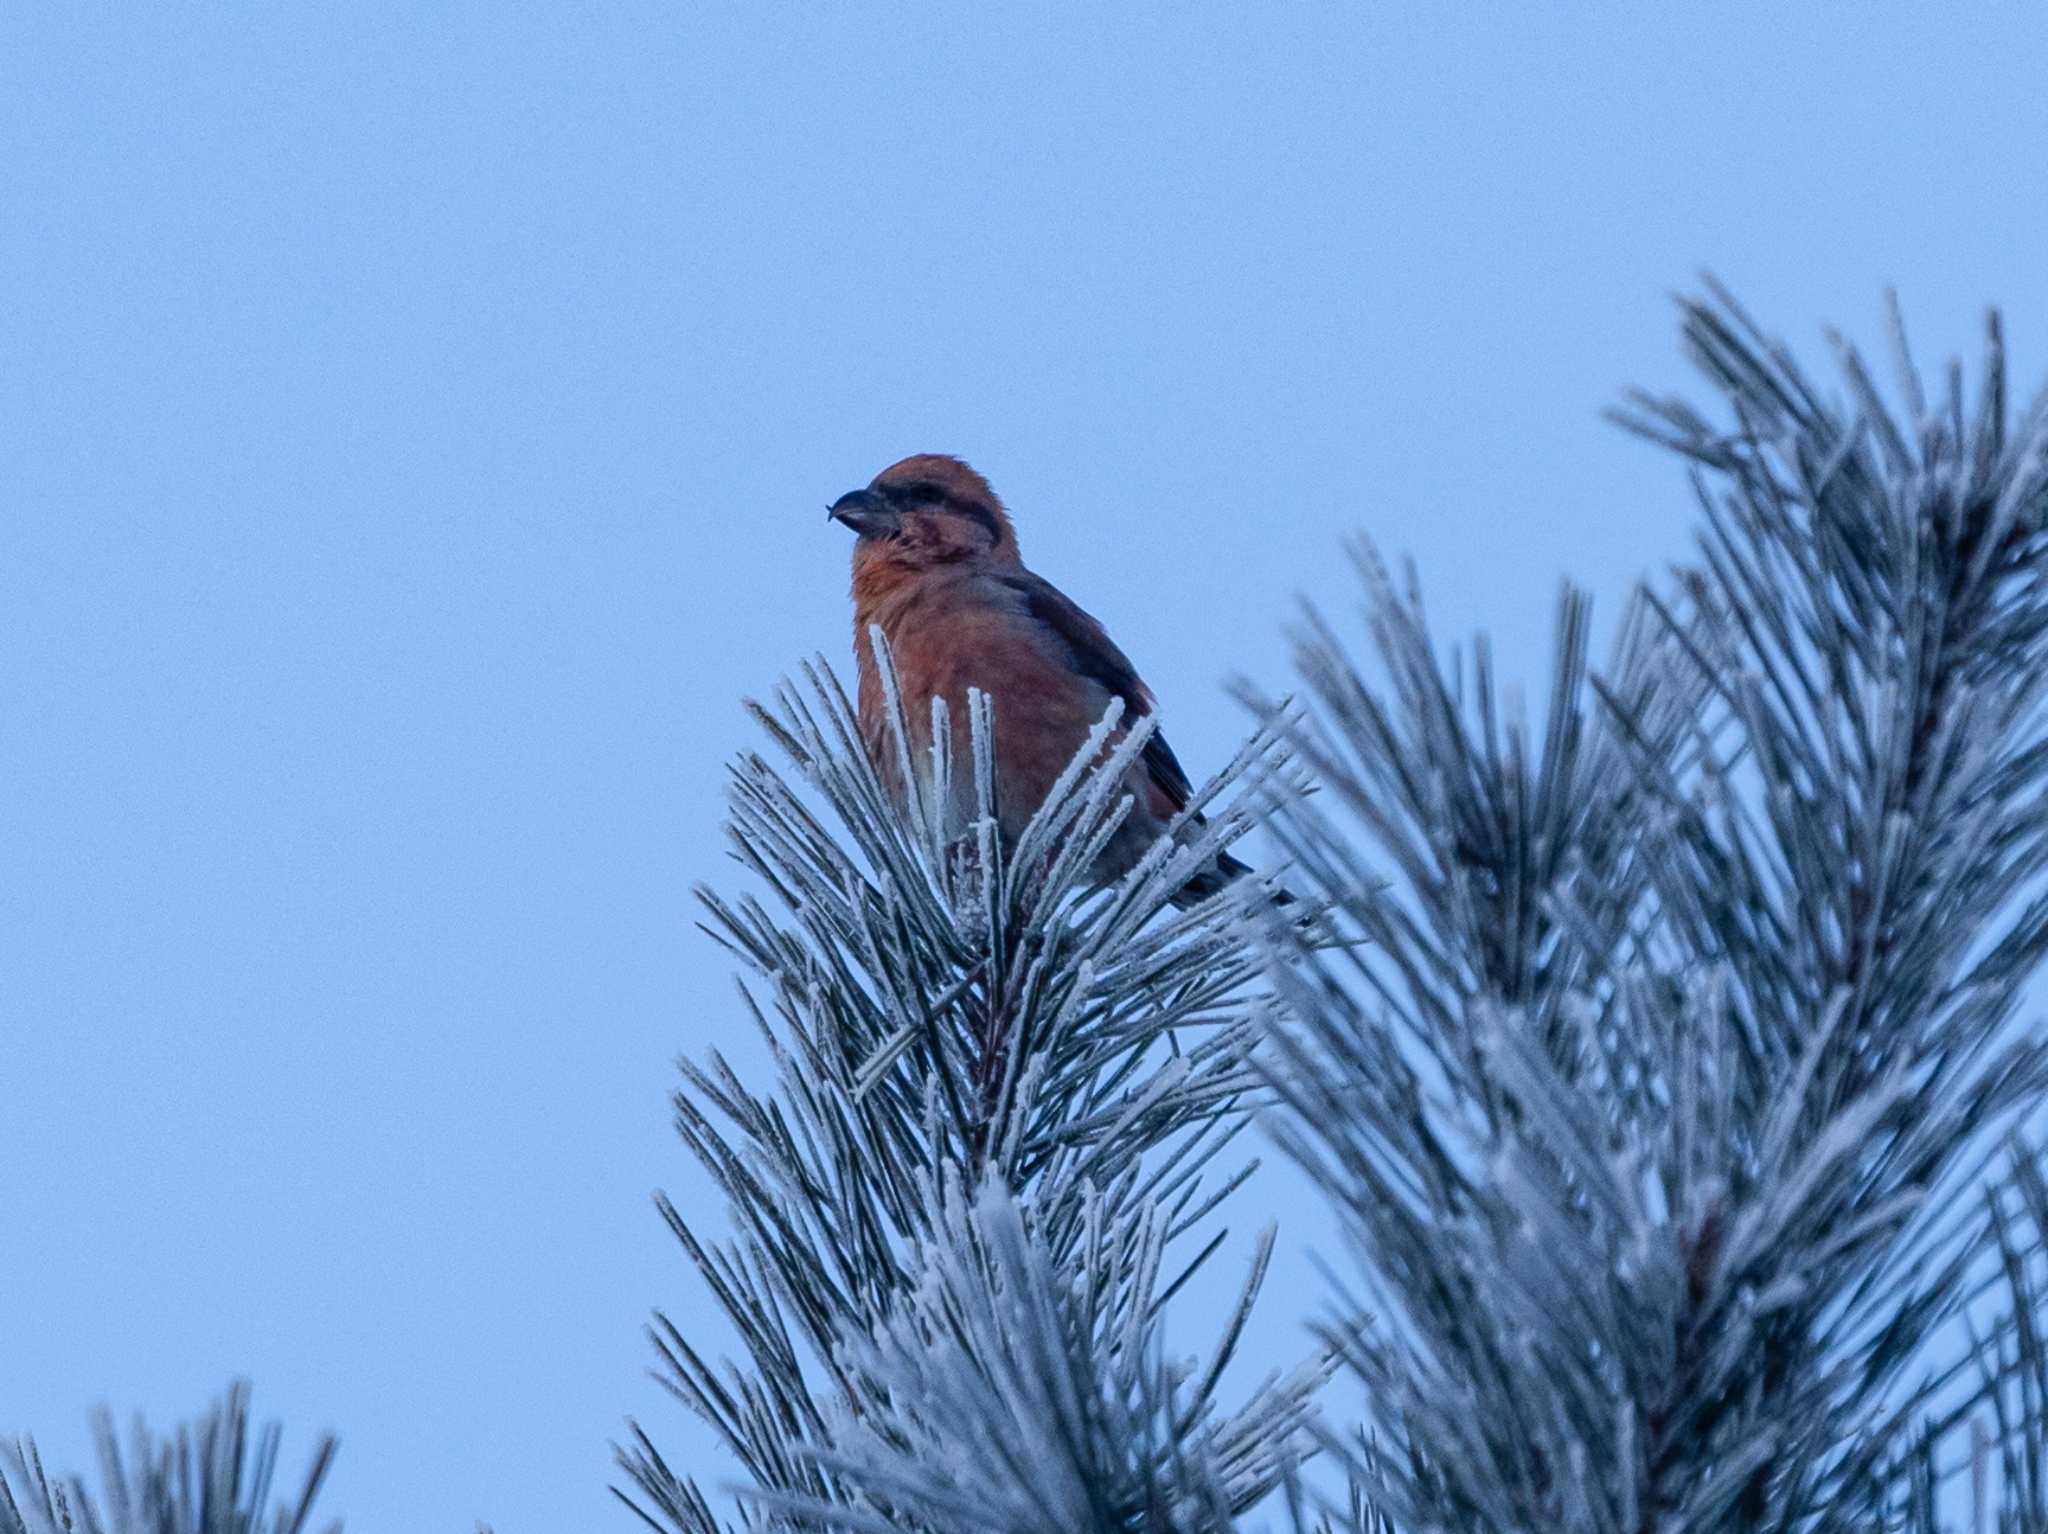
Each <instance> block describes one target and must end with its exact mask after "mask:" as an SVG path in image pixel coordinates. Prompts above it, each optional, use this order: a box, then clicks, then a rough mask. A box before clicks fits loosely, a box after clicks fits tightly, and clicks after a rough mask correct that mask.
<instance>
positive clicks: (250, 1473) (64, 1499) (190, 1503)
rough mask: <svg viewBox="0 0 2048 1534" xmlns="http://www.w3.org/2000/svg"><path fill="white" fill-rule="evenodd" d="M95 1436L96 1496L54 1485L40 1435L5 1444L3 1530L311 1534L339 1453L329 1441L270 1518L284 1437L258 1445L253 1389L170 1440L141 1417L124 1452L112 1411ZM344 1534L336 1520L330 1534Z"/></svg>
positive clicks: (235, 1388)
mask: <svg viewBox="0 0 2048 1534" xmlns="http://www.w3.org/2000/svg"><path fill="white" fill-rule="evenodd" d="M93 1433H94V1437H95V1438H96V1439H97V1440H98V1445H99V1455H100V1490H99V1495H98V1496H97V1497H95V1496H94V1495H93V1493H92V1492H91V1491H89V1490H87V1488H86V1485H85V1482H84V1480H83V1478H81V1477H76V1476H72V1477H63V1478H55V1479H53V1478H52V1477H51V1476H50V1475H49V1474H48V1473H47V1472H46V1471H45V1470H44V1468H43V1463H42V1458H41V1456H40V1455H39V1454H38V1453H37V1452H36V1446H35V1442H34V1440H33V1439H29V1438H21V1439H17V1440H16V1441H15V1442H14V1443H12V1444H6V1445H0V1534H74V1531H75V1534H304V1531H305V1530H307V1529H310V1528H311V1527H312V1524H311V1519H312V1516H313V1502H314V1499H315V1498H316V1497H317V1496H318V1494H319V1491H320V1484H321V1482H322V1481H324V1480H325V1479H326V1477H327V1470H328V1467H329V1466H330V1465H331V1464H332V1463H333V1462H334V1453H335V1448H336V1440H335V1439H334V1438H333V1437H332V1436H328V1437H323V1438H322V1439H321V1440H320V1441H319V1443H318V1444H317V1445H316V1446H315V1448H314V1451H313V1458H312V1462H311V1463H310V1464H309V1465H308V1466H307V1468H306V1472H305V1475H304V1477H303V1479H302V1480H301V1481H300V1483H299V1486H298V1490H297V1491H296V1492H288V1493H287V1494H286V1495H285V1496H284V1497H283V1499H282V1500H280V1501H278V1502H277V1503H275V1504H273V1505H272V1506H271V1507H270V1510H269V1511H268V1513H266V1512H265V1504H266V1503H269V1502H270V1496H271V1488H272V1485H273V1483H274V1481H275V1480H276V1476H277V1459H278V1450H279V1445H280V1441H281V1439H282V1436H283V1434H282V1429H280V1428H279V1426H278V1425H277V1424H276V1423H268V1424H266V1425H265V1426H264V1428H263V1429H262V1431H261V1432H260V1433H259V1434H258V1435H257V1437H256V1439H255V1441H254V1442H253V1443H252V1442H251V1441H250V1437H249V1387H248V1385H247V1384H246V1383H243V1382H241V1381H237V1382H235V1383H234V1384H231V1385H230V1386H229V1387H228V1390H227V1394H226V1395H225V1396H223V1397H222V1398H221V1400H220V1402H219V1403H218V1404H217V1405H215V1406H214V1407H213V1408H212V1409H211V1410H210V1411H209V1412H207V1413H206V1415H205V1416H203V1417H201V1418H200V1419H199V1420H198V1421H197V1422H196V1423H194V1424H191V1425H189V1426H183V1427H180V1428H179V1429H178V1430H177V1432H176V1433H175V1434H174V1435H172V1436H171V1437H169V1438H166V1439H159V1438H157V1437H155V1436H154V1435H152V1434H151V1433H150V1432H149V1431H148V1429H147V1428H145V1427H144V1426H143V1424H142V1422H141V1421H140V1419H138V1420H137V1421H136V1423H135V1425H134V1428H133V1431H132V1433H131V1435H130V1439H129V1445H128V1448H127V1450H126V1451H125V1452H124V1451H123V1449H122V1447H121V1441H120V1438H119V1435H117V1434H116V1432H115V1431H114V1424H113V1419H112V1417H111V1416H109V1415H108V1414H107V1413H106V1412H105V1411H101V1412H99V1413H98V1414H97V1415H96V1416H95V1418H94V1423H93ZM340 1529H341V1523H340V1521H339V1520H336V1521H335V1522H333V1523H330V1524H328V1525H327V1526H326V1534H339V1531H340Z"/></svg>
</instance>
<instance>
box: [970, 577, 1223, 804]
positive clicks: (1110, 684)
mask: <svg viewBox="0 0 2048 1534" xmlns="http://www.w3.org/2000/svg"><path fill="white" fill-rule="evenodd" d="M1001 579H1002V583H1003V584H1004V585H1005V586H1007V587H1009V588H1010V589H1011V590H1012V591H1014V592H1016V593H1017V595H1018V596H1019V597H1021V598H1022V599H1023V603H1024V610H1025V612H1026V613H1027V614H1029V615H1030V617H1031V618H1032V619H1033V620H1034V621H1035V622H1037V623H1038V624H1039V625H1040V626H1041V627H1043V628H1044V629H1045V630H1046V631H1047V633H1049V634H1050V635H1052V637H1053V638H1054V639H1055V640H1057V641H1058V642H1059V643H1061V644H1064V645H1065V646H1066V649H1067V653H1068V656H1069V664H1070V665H1072V667H1073V669H1074V670H1075V671H1076V672H1077V673H1078V674H1080V675H1082V676H1085V677H1087V678H1088V679H1089V680H1090V681H1091V682H1094V683H1096V684H1098V685H1099V686H1101V687H1103V688H1104V689H1106V690H1107V691H1108V692H1110V693H1111V694H1113V695H1114V696H1116V697H1119V698H1121V699H1123V702H1124V718H1125V720H1126V721H1130V720H1134V719H1136V718H1138V717H1139V716H1140V715H1142V714H1150V713H1153V712H1155V711H1156V705H1155V704H1154V703H1153V701H1152V690H1151V689H1150V688H1149V687H1147V686H1146V685H1145V684H1144V682H1143V681H1142V680H1140V679H1139V676H1138V672H1137V668H1136V667H1135V666H1133V665H1132V664H1131V662H1130V658H1129V657H1128V656H1126V655H1125V654H1124V652H1123V651H1121V650H1119V649H1118V648H1117V647H1116V642H1115V641H1114V640H1112V639H1111V638H1110V637H1109V634H1108V631H1107V630H1105V629H1104V628H1103V626H1102V625H1101V624H1100V623H1098V622H1096V621H1095V619H1093V618H1092V617H1090V616H1089V615H1088V614H1087V613H1085V612H1083V611H1082V610H1081V608H1079V607H1078V606H1076V605H1075V603H1074V601H1073V600H1072V599H1071V598H1070V597H1068V596H1067V595H1066V594H1065V593H1064V592H1062V591H1061V590H1060V589H1059V588H1058V587H1057V586H1055V585H1053V584H1052V583H1051V582H1050V581H1047V580H1044V579H1042V578H1040V577H1039V576H1036V575H1033V574H1031V573H1030V572H1029V571H1028V570H1027V571H1019V572H1018V573H1016V574H1014V575H1004V576H1002V577H1001ZM1139 759H1140V760H1141V761H1142V762H1143V763H1144V764H1145V771H1146V774H1147V775H1148V776H1149V777H1150V778H1151V780H1152V782H1153V784H1154V786H1156V787H1157V788H1158V789H1159V791H1160V793H1161V794H1163V795H1164V796H1165V798H1166V799H1167V801H1168V803H1169V804H1171V805H1172V807H1173V808H1174V809H1175V810H1180V809H1183V808H1185V807H1186V805H1187V802H1188V800H1189V799H1190V798H1192V797H1193V795H1194V788H1193V786H1192V785H1191V784H1190V783H1189V782H1188V775H1187V773H1186V772H1185V771H1184V770H1183V769H1182V767H1181V765H1180V759H1179V758H1178V757H1176V756H1175V755H1174V754H1173V747H1171V746H1169V745H1168V744H1167V743H1166V737H1165V735H1163V734H1161V733H1160V732H1159V731H1158V730H1154V731H1153V732H1152V736H1151V738H1150V739H1149V740H1147V741H1146V742H1145V749H1144V751H1143V752H1142V753H1140V757H1139Z"/></svg>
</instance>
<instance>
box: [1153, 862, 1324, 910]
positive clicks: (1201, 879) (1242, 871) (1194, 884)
mask: <svg viewBox="0 0 2048 1534" xmlns="http://www.w3.org/2000/svg"><path fill="white" fill-rule="evenodd" d="M1251 872H1253V869H1252V866H1251V864H1249V863H1246V862H1244V861H1243V860H1241V859H1239V858H1234V857H1232V856H1231V855H1230V854H1229V853H1227V852H1219V853H1217V854H1216V860H1215V861H1214V862H1213V863H1211V864H1210V865H1209V866H1208V867H1206V868H1203V869H1201V870H1199V871H1198V872H1197V873H1196V874H1195V876H1194V877H1193V878H1192V879H1190V880H1188V882H1187V883H1185V884H1183V885H1182V886H1181V887H1180V891H1179V893H1178V894H1176V895H1175V896H1174V897H1173V903H1174V904H1175V905H1176V906H1178V907H1180V909H1181V910H1183V911H1185V910H1186V909H1187V908H1188V907H1189V906H1192V905H1200V904H1201V903H1202V902H1203V901H1204V900H1207V899H1208V898H1209V897H1210V896H1211V895H1214V894H1216V893H1217V892H1218V891H1219V890H1221V889H1222V888H1223V886H1224V885H1226V884H1231V883H1234V882H1236V881H1237V880H1239V879H1242V878H1244V877H1245V876H1246V875H1248V874H1250V873H1251ZM1267 893H1268V894H1269V895H1271V896H1272V898H1273V903H1274V904H1275V905H1293V904H1294V897H1293V896H1292V895H1290V894H1288V893H1287V891H1285V890H1283V889H1272V890H1268V891H1267Z"/></svg>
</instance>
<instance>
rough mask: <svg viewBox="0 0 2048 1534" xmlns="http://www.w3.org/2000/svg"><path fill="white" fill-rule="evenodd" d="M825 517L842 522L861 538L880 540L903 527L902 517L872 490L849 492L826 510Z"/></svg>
mask: <svg viewBox="0 0 2048 1534" xmlns="http://www.w3.org/2000/svg"><path fill="white" fill-rule="evenodd" d="M825 515H826V516H828V517H830V518H831V519H832V520H833V521H835V522H844V523H845V524H846V525H847V526H848V527H850V528H852V529H853V530H854V531H855V532H857V533H859V534H860V535H861V537H863V538H882V537H886V536H887V535H889V534H890V533H893V532H895V531H897V529H899V528H900V527H902V525H903V519H902V517H900V516H898V515H897V513H896V512H895V511H894V510H892V509H891V508H890V505H889V503H888V502H887V501H885V500H883V499H882V498H881V497H880V496H879V495H877V494H875V492H874V491H872V490H849V491H847V492H846V494H844V495H842V496H841V497H839V499H838V500H836V501H834V502H833V503H832V504H831V506H830V507H829V508H827V510H826V512H825Z"/></svg>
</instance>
